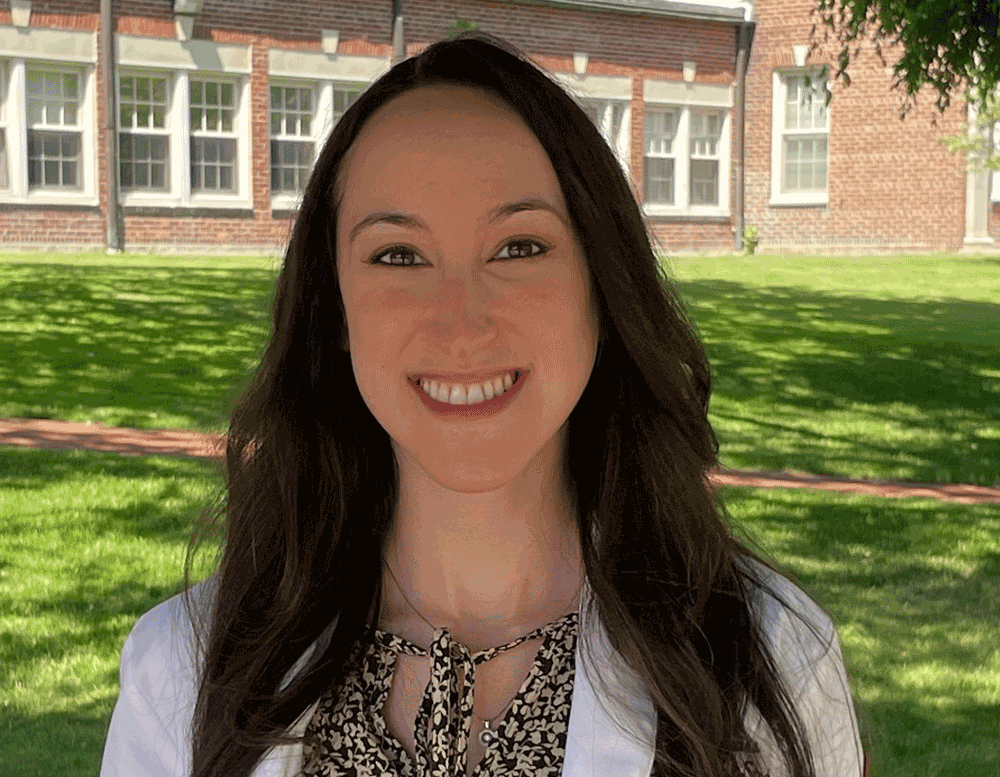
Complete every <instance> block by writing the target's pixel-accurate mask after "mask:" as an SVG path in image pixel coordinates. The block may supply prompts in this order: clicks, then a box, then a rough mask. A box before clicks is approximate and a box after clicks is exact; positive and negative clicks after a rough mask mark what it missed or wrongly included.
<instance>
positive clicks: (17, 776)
mask: <svg viewBox="0 0 1000 777" xmlns="http://www.w3.org/2000/svg"><path fill="white" fill-rule="evenodd" d="M113 703H114V699H108V700H106V701H104V702H102V703H92V704H88V705H80V707H79V708H78V709H75V710H73V711H72V712H48V713H41V714H37V715H29V714H23V713H18V712H10V711H9V710H8V711H6V712H5V713H4V715H3V717H2V718H0V740H2V741H3V742H4V744H3V745H2V746H0V772H2V773H3V775H4V777H52V775H59V776H60V777H94V775H96V774H97V773H98V771H99V769H100V765H101V755H102V753H103V751H104V738H105V736H106V735H107V730H108V721H109V720H110V714H109V713H108V709H110V706H111V705H112V704H113ZM56 744H58V746H54V745H56Z"/></svg>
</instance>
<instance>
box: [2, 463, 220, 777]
mask: <svg viewBox="0 0 1000 777" xmlns="http://www.w3.org/2000/svg"><path fill="white" fill-rule="evenodd" d="M0 471H3V472H4V473H5V478H4V482H3V486H2V488H0V515H2V516H3V519H4V520H3V524H2V529H0V688H2V689H3V693H2V694H0V741H2V742H4V743H5V745H4V746H2V747H0V765H3V764H6V765H5V766H4V767H3V768H0V773H2V774H4V775H8V774H10V775H13V774H15V773H16V774H17V775H24V777H29V776H30V777H34V775H38V777H42V775H52V774H59V775H67V776H68V775H80V777H83V776H84V775H88V776H92V775H93V774H94V773H95V772H96V765H97V761H98V760H99V758H100V751H101V747H102V745H103V739H104V734H105V732H106V727H107V721H108V716H109V715H110V712H111V708H112V706H113V704H114V700H115V698H116V696H117V684H118V656H119V651H120V650H121V645H122V641H123V639H124V637H125V635H126V634H127V633H128V631H129V630H130V629H131V628H132V626H133V624H134V623H135V620H136V618H137V617H138V616H139V615H141V614H142V613H143V612H145V611H146V610H148V609H149V608H150V607H152V606H153V605H155V604H156V603H158V602H160V601H162V600H164V599H166V598H167V597H169V596H171V595H172V594H173V593H175V592H177V591H178V590H180V587H181V583H182V564H183V558H184V551H185V547H186V544H187V540H188V537H189V534H190V530H191V526H192V522H193V521H194V520H195V518H196V517H197V516H198V515H199V514H200V513H201V511H202V509H203V508H204V506H205V504H207V501H208V500H209V498H210V496H211V495H212V494H213V493H214V489H215V486H216V484H217V482H218V476H217V474H216V465H214V464H210V463H206V462H202V461H197V460H190V459H172V458H152V457H151V458H142V459H137V458H125V457H121V456H117V455H115V454H104V453H93V452H84V451H73V452H51V451H35V450H25V449H9V448H0ZM207 572H208V566H207V564H206V563H202V564H201V565H200V566H198V567H196V569H195V570H194V574H195V579H198V577H201V576H203V575H205V574H206V573H207ZM53 725H54V726H55V729H53V728H52V726H53ZM53 741H55V742H57V743H58V746H53V744H52V743H53ZM11 748H13V749H11ZM81 748H82V749H81ZM13 753H21V754H23V755H28V754H32V755H30V757H29V758H28V759H24V758H23V757H22V756H18V758H19V765H18V767H17V768H18V770H17V771H16V772H15V771H12V770H11V768H10V761H9V759H10V758H11V757H12V754H13ZM84 756H85V757H84Z"/></svg>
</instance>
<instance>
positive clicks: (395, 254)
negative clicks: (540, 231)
mask: <svg viewBox="0 0 1000 777" xmlns="http://www.w3.org/2000/svg"><path fill="white" fill-rule="evenodd" d="M511 246H516V248H514V249H513V250H508V249H510V248H511ZM530 246H535V247H536V248H537V249H538V250H533V249H532V248H530ZM549 250H550V249H549V247H548V246H546V245H543V244H542V243H540V242H538V241H537V240H531V239H528V238H516V239H514V240H508V241H507V243H505V244H504V247H503V248H502V249H501V251H500V253H498V254H497V255H496V256H495V257H494V258H495V259H503V260H505V261H510V260H512V259H530V258H532V257H535V256H541V255H542V254H547V253H548V252H549ZM505 252H506V253H507V255H506V256H504V253H505ZM386 257H388V259H386ZM416 259H417V254H416V252H415V251H414V250H413V249H412V248H407V247H406V246H391V247H389V248H387V249H385V250H384V251H382V252H381V253H378V254H375V255H374V256H372V258H371V259H370V260H369V264H381V265H386V266H396V267H423V266H424V265H425V264H426V262H425V261H424V260H423V259H421V260H420V261H421V263H420V264H416Z"/></svg>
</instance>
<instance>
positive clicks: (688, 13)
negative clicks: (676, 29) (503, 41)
mask: <svg viewBox="0 0 1000 777" xmlns="http://www.w3.org/2000/svg"><path fill="white" fill-rule="evenodd" d="M506 2H510V3H515V4H518V5H542V6H550V7H553V8H574V9H579V10H587V11H607V12H609V13H619V14H636V15H642V16H666V17H674V18H682V19H694V20H697V21H707V22H727V23H729V24H738V23H740V22H744V21H751V20H752V18H753V6H752V4H751V3H750V2H746V1H745V0H744V2H741V3H740V6H738V7H732V8H719V7H717V6H710V5H704V4H702V3H687V2H683V0H632V2H634V3H639V4H635V5H632V4H628V5H626V4H623V3H622V2H620V0H619V2H615V0H506Z"/></svg>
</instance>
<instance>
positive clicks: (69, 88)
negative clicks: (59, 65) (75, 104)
mask: <svg viewBox="0 0 1000 777" xmlns="http://www.w3.org/2000/svg"><path fill="white" fill-rule="evenodd" d="M62 93H63V96H64V97H69V98H72V99H76V76H75V75H73V74H72V73H64V74H63V82H62Z"/></svg>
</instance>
